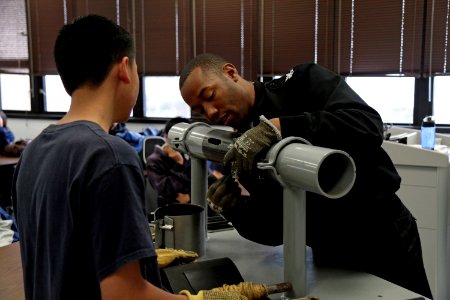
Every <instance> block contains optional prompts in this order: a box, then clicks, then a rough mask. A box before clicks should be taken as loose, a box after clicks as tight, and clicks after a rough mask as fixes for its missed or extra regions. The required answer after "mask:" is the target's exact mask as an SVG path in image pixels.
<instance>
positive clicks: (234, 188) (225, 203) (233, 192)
mask: <svg viewBox="0 0 450 300" xmlns="http://www.w3.org/2000/svg"><path fill="white" fill-rule="evenodd" d="M240 195H241V189H240V188H239V185H238V183H237V182H236V181H235V180H234V178H233V176H232V175H231V174H229V175H226V176H223V177H222V178H220V179H218V180H217V181H216V182H214V183H213V184H211V186H210V187H209V188H208V193H207V194H206V197H207V200H208V205H209V207H211V209H212V210H213V211H215V212H216V213H219V214H220V213H222V212H223V211H227V210H229V209H231V208H233V206H234V205H235V204H236V202H237V200H238V199H239V197H240Z"/></svg>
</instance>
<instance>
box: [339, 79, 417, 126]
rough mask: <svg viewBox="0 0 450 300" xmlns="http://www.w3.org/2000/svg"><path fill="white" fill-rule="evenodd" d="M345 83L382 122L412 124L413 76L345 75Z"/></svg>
mask: <svg viewBox="0 0 450 300" xmlns="http://www.w3.org/2000/svg"><path fill="white" fill-rule="evenodd" d="M346 81H347V83H348V84H349V85H350V87H351V88H352V89H353V90H354V91H355V92H356V93H358V95H359V96H360V97H361V98H362V99H363V100H364V101H365V102H367V104H369V105H370V106H371V107H373V108H374V109H375V110H376V111H378V113H379V114H380V115H381V118H382V119H383V122H384V123H397V124H412V123H413V110H414V77H397V76H395V77H394V76H387V77H353V76H352V77H347V79H346Z"/></svg>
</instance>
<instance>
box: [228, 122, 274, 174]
mask: <svg viewBox="0 0 450 300" xmlns="http://www.w3.org/2000/svg"><path fill="white" fill-rule="evenodd" d="M259 120H260V122H259V124H258V125H257V126H255V127H253V128H251V129H249V130H247V131H246V132H244V133H243V134H242V135H241V136H240V137H239V138H237V139H236V141H235V142H234V143H233V144H232V145H230V149H229V150H228V152H227V153H226V154H225V158H224V166H225V168H228V167H230V168H231V174H233V177H235V178H238V176H239V173H241V172H251V171H252V168H253V165H254V162H255V159H256V157H257V156H258V155H262V151H263V150H268V148H270V146H272V145H273V144H275V143H276V142H278V141H280V140H281V133H280V131H279V130H278V129H277V128H276V127H275V125H273V124H272V123H271V122H270V121H269V120H267V119H266V117H264V116H260V117H259Z"/></svg>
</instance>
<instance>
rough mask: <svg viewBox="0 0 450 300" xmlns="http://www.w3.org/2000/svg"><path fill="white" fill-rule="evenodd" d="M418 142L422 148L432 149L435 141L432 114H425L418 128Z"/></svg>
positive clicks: (434, 126)
mask: <svg viewBox="0 0 450 300" xmlns="http://www.w3.org/2000/svg"><path fill="white" fill-rule="evenodd" d="M420 143H421V145H422V148H423V149H428V150H434V144H435V143H436V125H435V123H434V120H433V117H432V116H426V117H425V118H423V121H422V128H421V130H420Z"/></svg>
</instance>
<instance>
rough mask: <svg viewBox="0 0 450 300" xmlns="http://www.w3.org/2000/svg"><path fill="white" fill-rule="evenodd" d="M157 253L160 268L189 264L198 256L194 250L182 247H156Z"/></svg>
mask: <svg viewBox="0 0 450 300" xmlns="http://www.w3.org/2000/svg"><path fill="white" fill-rule="evenodd" d="M155 251H156V255H157V260H158V266H159V268H161V269H162V268H165V267H168V266H174V265H179V264H187V263H190V262H193V261H194V260H196V259H197V258H198V254H197V253H195V252H193V251H185V250H180V249H162V248H161V249H156V250H155Z"/></svg>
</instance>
